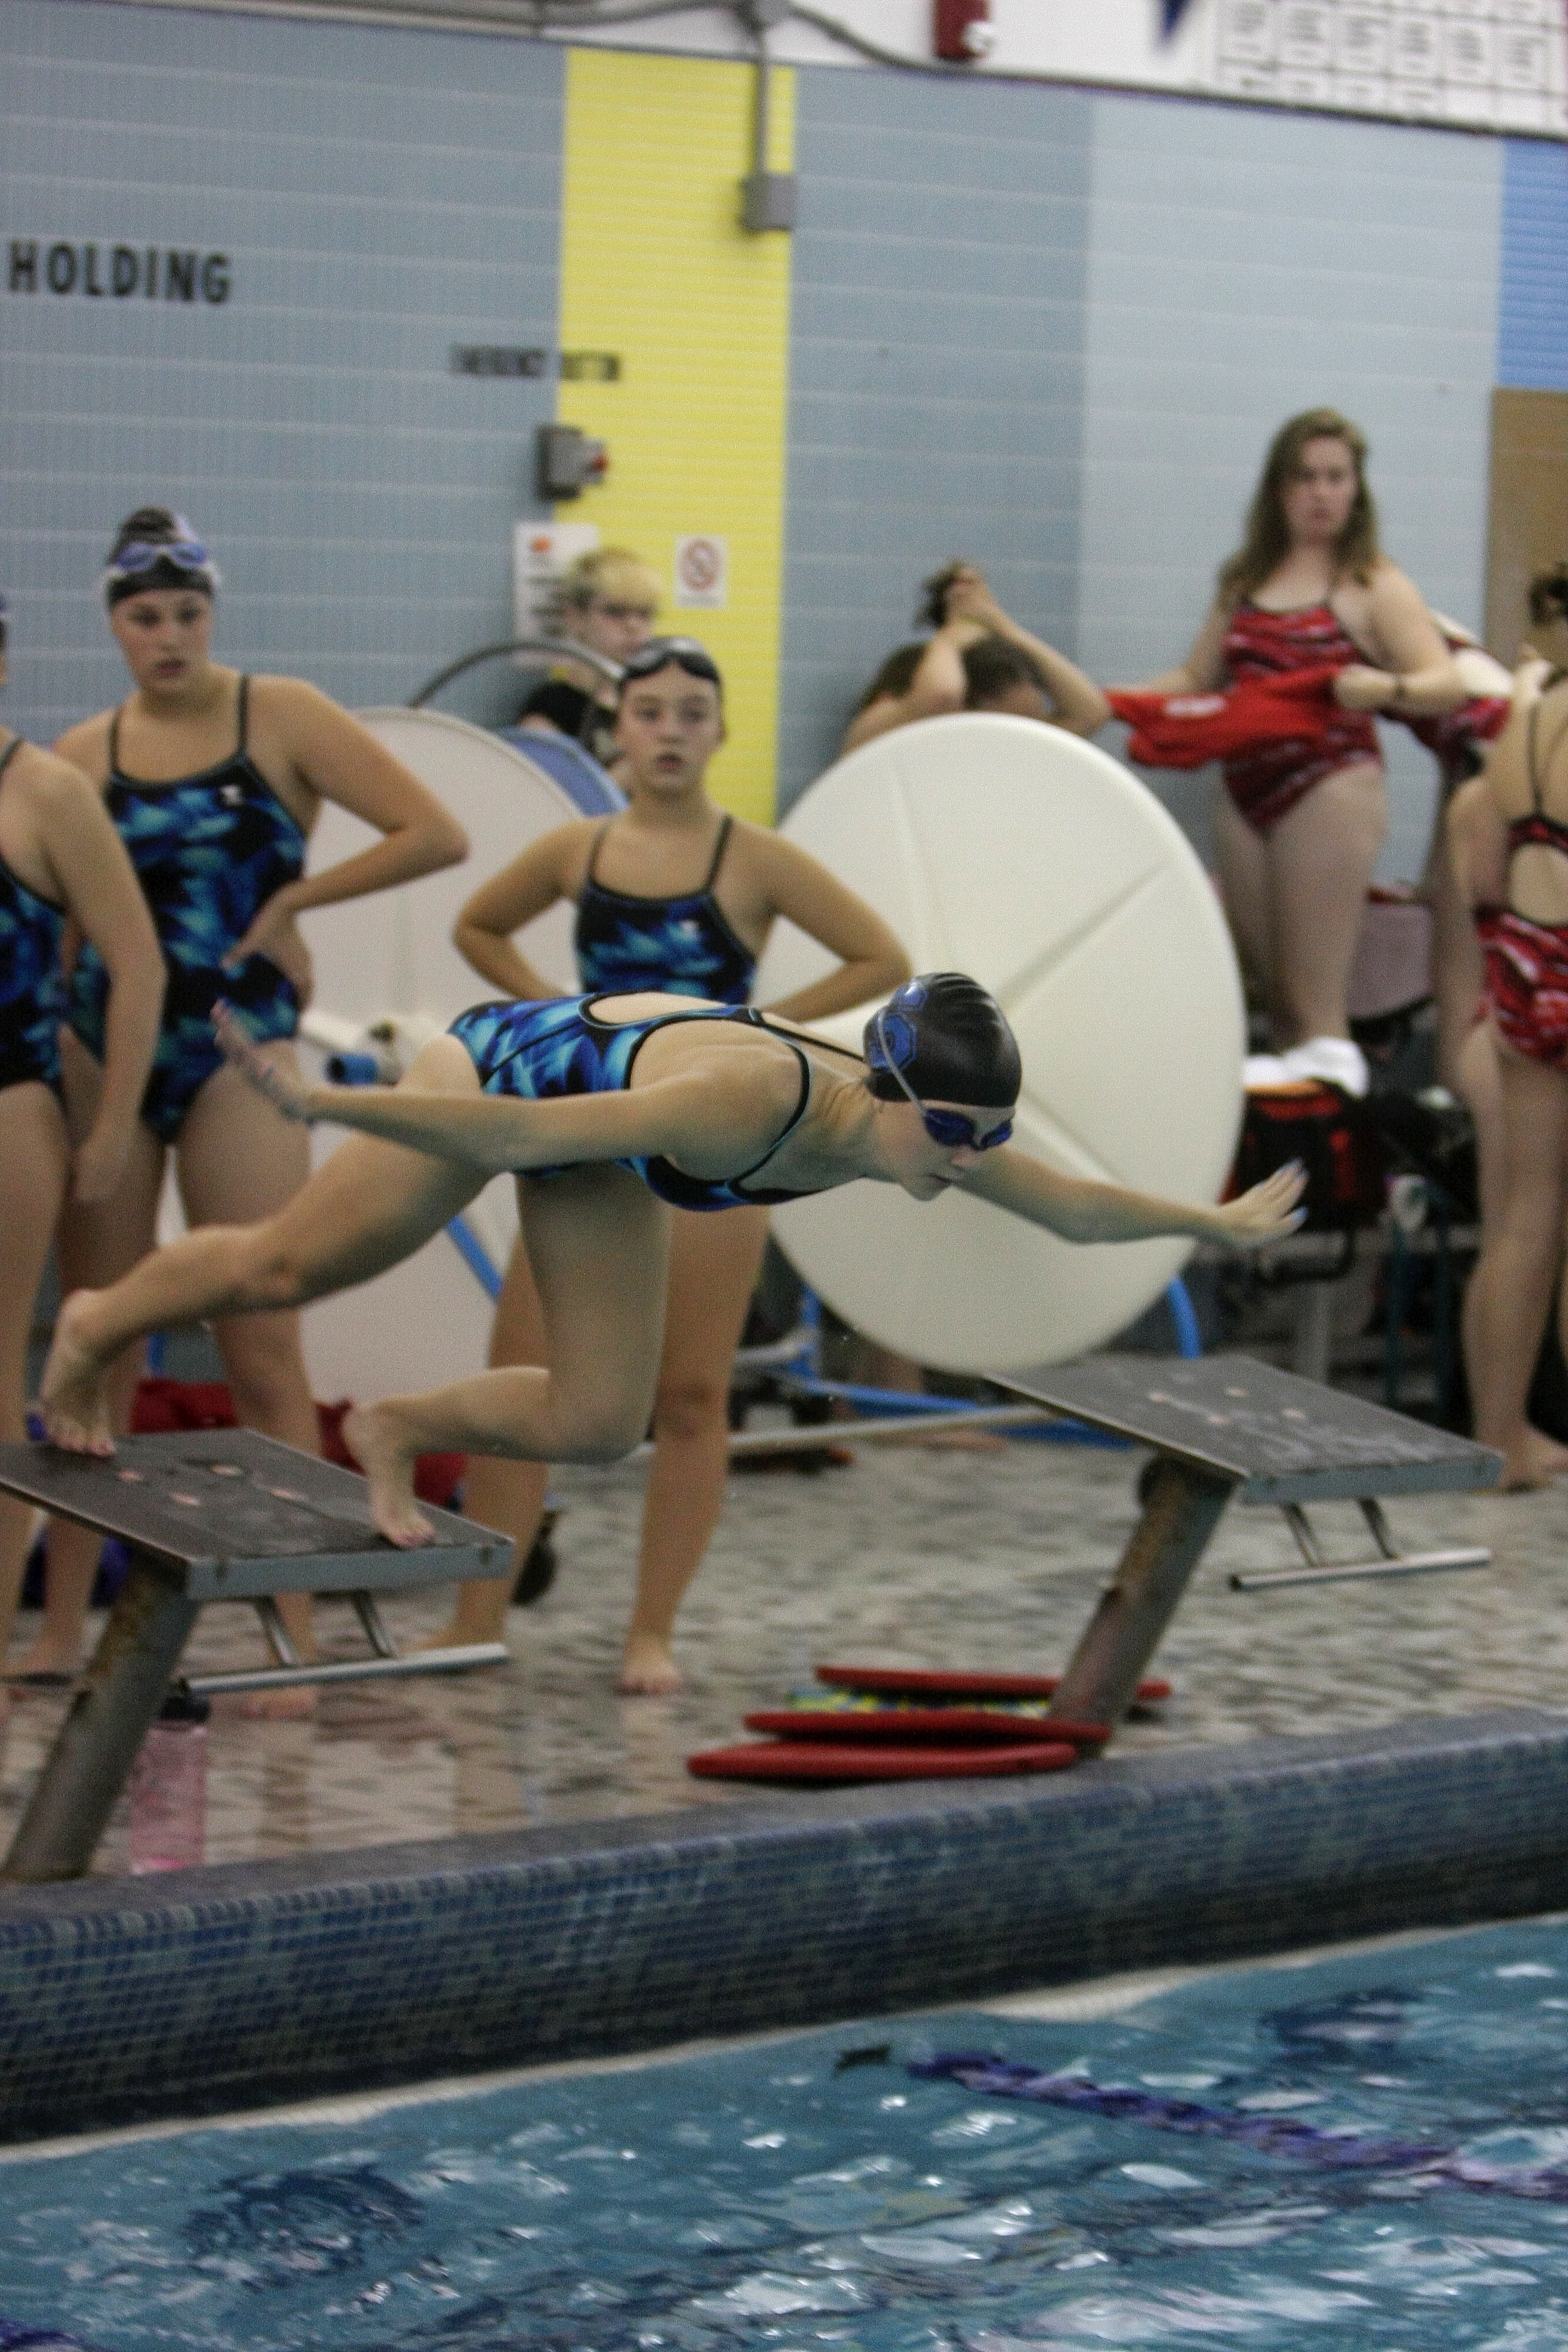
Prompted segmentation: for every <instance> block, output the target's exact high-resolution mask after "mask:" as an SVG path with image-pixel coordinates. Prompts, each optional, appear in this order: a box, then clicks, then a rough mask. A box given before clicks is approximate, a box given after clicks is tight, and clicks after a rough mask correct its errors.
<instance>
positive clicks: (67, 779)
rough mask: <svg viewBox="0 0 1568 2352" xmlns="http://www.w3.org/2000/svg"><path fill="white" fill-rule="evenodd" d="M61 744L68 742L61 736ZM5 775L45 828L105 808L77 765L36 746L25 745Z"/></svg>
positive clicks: (96, 791)
mask: <svg viewBox="0 0 1568 2352" xmlns="http://www.w3.org/2000/svg"><path fill="white" fill-rule="evenodd" d="M89 723H91V722H89ZM72 731H73V733H79V732H82V731H84V730H79V729H76V730H72ZM60 740H61V741H62V742H64V741H65V740H67V738H65V737H64V736H62V737H61V739H60ZM7 775H8V777H9V779H10V780H11V782H13V784H14V786H15V789H16V791H17V793H19V794H20V795H21V796H22V798H24V799H25V800H26V802H27V803H28V804H29V806H30V807H31V808H32V810H33V811H34V813H35V814H36V815H37V817H38V818H39V819H40V820H41V821H43V822H44V823H46V824H47V823H50V822H53V821H55V820H58V819H59V818H63V817H79V816H80V815H81V814H83V813H90V812H91V811H93V810H95V809H96V810H101V808H102V805H103V803H102V799H101V796H100V793H99V790H98V787H97V785H96V784H94V783H93V782H92V780H91V778H90V777H89V775H87V774H86V773H85V772H84V771H83V769H82V768H81V766H80V765H79V762H78V761H75V760H71V759H68V758H66V757H64V756H63V755H62V754H61V753H60V752H59V751H45V750H44V749H43V748H42V746H41V745H39V744H37V743H24V744H23V746H22V748H21V750H20V751H18V752H17V754H16V758H15V759H14V760H13V761H11V763H10V766H9V768H8V770H7Z"/></svg>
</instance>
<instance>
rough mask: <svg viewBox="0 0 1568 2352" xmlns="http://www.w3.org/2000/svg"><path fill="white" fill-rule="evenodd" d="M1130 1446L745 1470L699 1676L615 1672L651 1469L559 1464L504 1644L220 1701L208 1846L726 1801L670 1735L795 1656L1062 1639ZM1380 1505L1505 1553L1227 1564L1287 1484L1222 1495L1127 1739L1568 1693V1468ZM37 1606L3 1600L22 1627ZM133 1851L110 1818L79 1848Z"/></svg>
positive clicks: (1433, 1536)
mask: <svg viewBox="0 0 1568 2352" xmlns="http://www.w3.org/2000/svg"><path fill="white" fill-rule="evenodd" d="M1141 1458H1142V1457H1140V1456H1138V1455H1136V1454H1127V1453H1110V1452H1105V1451H1100V1450H1096V1449H1089V1448H1079V1447H1066V1446H1059V1445H1043V1444H1016V1443H1015V1444H1007V1445H1006V1446H1005V1450H1003V1451H1001V1452H996V1453H989V1452H987V1453H971V1452H967V1451H957V1450H947V1449H937V1448H933V1447H915V1446H907V1445H899V1446H884V1447H871V1446H866V1447H862V1448H861V1449H860V1451H859V1453H858V1457H857V1459H856V1461H855V1463H854V1464H853V1465H852V1466H850V1467H847V1468H842V1469H833V1470H829V1471H826V1472H825V1473H823V1474H822V1475H818V1476H816V1477H805V1476H801V1475H797V1474H794V1473H784V1474H777V1473H775V1474H773V1475H741V1476H737V1477H735V1478H734V1479H733V1480H732V1481H731V1492H730V1496H729V1501H728V1505H727V1507H726V1510H725V1514H724V1517H723V1520H722V1522H721V1527H720V1530H719V1533H718V1536H717V1538H716V1539H715V1542H714V1545H713V1548H712V1550H711V1552H710V1558H709V1560H708V1564H707V1566H706V1568H705V1570H704V1572H703V1575H702V1577H701V1578H700V1580H699V1582H698V1584H697V1586H696V1587H695V1589H694V1591H693V1592H692V1594H691V1596H690V1598H689V1601H688V1603H687V1607H686V1610H685V1612H684V1613H683V1617H682V1621H681V1627H680V1632H679V1639H678V1650H679V1656H680V1659H681V1662H682V1664H683V1666H684V1668H685V1670H686V1672H687V1675H688V1677H689V1689H688V1691H687V1692H686V1693H685V1694H684V1695H683V1696H679V1697H678V1698H674V1699H649V1698H637V1699H628V1698H621V1697H618V1696H616V1693H615V1691H614V1688H613V1675H614V1669H615V1663H616V1654H617V1646H618V1638H619V1633H620V1630H621V1627H622V1625H623V1624H624V1622H625V1618H626V1610H627V1605H628V1601H629V1596H630V1591H631V1580H632V1563H633V1559H634V1556H635V1548H636V1535H637V1515H638V1510H639V1507H640V1500H641V1494H642V1484H643V1481H642V1474H641V1472H640V1470H638V1469H637V1468H636V1467H635V1466H627V1467H622V1468H618V1469H615V1470H609V1471H595V1472H586V1471H581V1472H569V1473H563V1474H561V1475H560V1477H559V1479H558V1481H557V1485H558V1489H559V1492H560V1494H561V1496H562V1498H563V1501H564V1502H565V1505H566V1510H565V1514H564V1516H563V1519H562V1521H561V1524H560V1527H559V1528H558V1530H557V1545H558V1549H559V1552H560V1556H561V1572H560V1575H559V1577H558V1580H557V1582H556V1584H555V1587H554V1589H553V1590H552V1591H551V1592H550V1593H549V1594H548V1595H547V1597H546V1598H545V1600H544V1601H542V1603H540V1604H539V1605H538V1606H536V1607H535V1608H532V1609H530V1610H526V1611H514V1612H512V1615H511V1618H510V1629H509V1639H510V1646H511V1650H512V1654H513V1659H514V1664H513V1665H512V1666H511V1668H510V1669H507V1670H500V1669H497V1670H491V1671H487V1672H481V1673H479V1674H470V1675H461V1676H455V1677H452V1678H451V1679H449V1680H448V1679H447V1678H444V1677H430V1678H421V1679H419V1680H416V1681H413V1682H407V1683H380V1684H365V1685H357V1686H345V1687H340V1688H338V1689H335V1690H332V1691H330V1692H328V1693H326V1694H325V1695H323V1696H322V1698H321V1704H320V1707H319V1710H318V1712H317V1714H316V1716H315V1717H314V1718H313V1719H312V1720H310V1721H306V1722H257V1721H254V1720H250V1719H248V1718H247V1717H244V1716H242V1715H241V1714H240V1713H239V1712H238V1703H237V1702H236V1701H234V1700H229V1701H226V1702H223V1703H221V1704H220V1705H219V1706H217V1707H216V1708H215V1711H214V1717H213V1722H212V1727H211V1732H210V1750H209V1753H210V1759H211V1769H210V1774H209V1796H208V1805H209V1811H208V1837H207V1860H208V1861H209V1862H213V1863H225V1862H244V1861H247V1860H251V1859H258V1860H259V1859H269V1860H271V1859H282V1858H286V1857H288V1856H290V1855H294V1854H299V1853H308V1852H312V1851H313V1852H332V1851H340V1850H342V1849H345V1848H352V1847H360V1846H374V1845H380V1844H390V1843H400V1842H403V1841H406V1840H418V1839H428V1838H440V1837H444V1836H447V1835H449V1834H452V1833H458V1832H482V1831H492V1830H505V1829H513V1828H521V1827H526V1826H532V1827H542V1826H546V1825H550V1824H556V1823H563V1822H580V1821H586V1820H595V1819H605V1818H609V1817H613V1816H626V1815H631V1814H638V1813H654V1812H663V1811H668V1809H669V1808H671V1807H675V1806H696V1805H702V1804H711V1803H714V1802H720V1803H723V1802H732V1801H734V1800H735V1799H736V1798H738V1797H739V1798H743V1797H744V1796H745V1795H746V1791H745V1790H744V1789H742V1788H740V1787H737V1786H735V1785H734V1784H727V1783H723V1782H714V1781H699V1780H693V1779H692V1778H691V1777H690V1776H689V1774H688V1773H687V1771H686V1769H685V1758H686V1756H687V1754H688V1753H689V1751H690V1750H691V1749H693V1748H700V1747H705V1746H712V1745H716V1744H719V1743H721V1742H726V1741H729V1740H731V1739H733V1738H736V1737H739V1736H742V1733H741V1718H742V1716H743V1715H744V1713H745V1712H746V1711H747V1709H748V1708H750V1707H755V1706H760V1705H764V1704H768V1703H771V1702H773V1701H775V1700H776V1699H777V1698H778V1696H780V1695H781V1694H783V1693H784V1692H786V1691H787V1690H789V1689H790V1688H791V1687H794V1686H798V1685H801V1684H803V1683H805V1681H807V1680H808V1679H809V1675H810V1669H811V1666H812V1664H813V1663H814V1662H816V1660H818V1659H826V1658H831V1657H837V1658H841V1659H843V1658H849V1659H857V1660H859V1661H861V1662H863V1663H878V1664H922V1665H930V1664H962V1665H965V1666H973V1667H980V1668H1013V1669H1015V1670H1016V1669H1017V1668H1019V1667H1020V1666H1022V1667H1026V1668H1028V1669H1032V1670H1038V1671H1042V1672H1046V1671H1050V1670H1051V1669H1053V1668H1056V1667H1059V1666H1060V1665H1061V1664H1063V1663H1064V1662H1065V1660H1066V1658H1067V1655H1068V1652H1069V1651H1070V1649H1071V1647H1072V1644H1073V1643H1074V1641H1075V1639H1076V1637H1077V1634H1078V1633H1079V1629H1080V1627H1081V1625H1082V1623H1083V1622H1084V1620H1085V1619H1086V1617H1087V1616H1088V1613H1089V1608H1090V1606H1091V1604H1092V1601H1093V1599H1094V1596H1095V1593H1096V1591H1097V1590H1098V1588H1099V1586H1100V1583H1101V1582H1102V1581H1103V1580H1104V1578H1105V1577H1106V1575H1107V1573H1108V1572H1109V1570H1110V1568H1111V1567H1112V1566H1113V1564H1114V1562H1115V1560H1116V1558H1117V1556H1118V1554H1119V1552H1120V1550H1121V1545H1122V1543H1123V1542H1124V1540H1125V1538H1126V1535H1127V1532H1128V1530H1129V1528H1131V1524H1132V1521H1133V1517H1134V1516H1135V1507H1134V1503H1133V1496H1132V1478H1133V1474H1134V1471H1135V1468H1136V1465H1137V1464H1138V1462H1139V1460H1140V1459H1141ZM1315 1516H1317V1517H1318V1521H1319V1525H1320V1528H1321V1533H1322V1534H1323V1536H1324V1538H1325V1539H1326V1542H1327V1544H1328V1547H1329V1548H1330V1549H1331V1551H1332V1552H1333V1553H1334V1554H1336V1556H1340V1557H1355V1558H1364V1557H1365V1556H1366V1539H1365V1535H1364V1531H1363V1528H1362V1527H1361V1522H1360V1519H1359V1517H1358V1516H1357V1515H1356V1514H1355V1513H1354V1512H1353V1511H1352V1509H1351V1508H1350V1507H1339V1508H1334V1509H1327V1510H1324V1511H1323V1512H1322V1513H1321V1515H1315ZM1390 1517H1391V1518H1392V1520H1393V1522H1394V1529H1395V1532H1396V1534H1397V1535H1398V1536H1399V1537H1400V1538H1401V1539H1402V1540H1403V1541H1404V1542H1405V1544H1406V1545H1407V1546H1410V1547H1412V1548H1415V1547H1421V1548H1426V1547H1428V1546H1436V1545H1452V1544H1455V1543H1460V1542H1479V1543H1485V1544H1489V1545H1490V1546H1491V1547H1492V1549H1493V1550H1494V1554H1495V1558H1494V1561H1493V1565H1492V1566H1491V1568H1489V1569H1487V1570H1479V1571H1468V1572H1463V1573H1459V1574H1451V1575H1443V1576H1429V1577H1424V1578H1412V1579H1408V1580H1404V1579H1401V1580H1381V1581H1378V1582H1375V1583H1372V1584H1367V1585H1329V1586H1320V1587H1310V1586H1308V1587H1303V1588H1299V1589H1297V1590H1295V1591H1276V1592H1270V1593H1256V1594H1238V1593H1234V1592H1232V1591H1230V1590H1229V1588H1228V1585H1227V1582H1226V1578H1227V1576H1228V1573H1229V1571H1230V1570H1232V1569H1233V1568H1239V1567H1287V1566H1293V1565H1295V1564H1297V1556H1296V1554H1295V1551H1294V1548H1293V1546H1292V1544H1291V1541H1290V1538H1289V1535H1288V1533H1287V1530H1286V1528H1285V1527H1284V1524H1283V1522H1282V1521H1281V1520H1280V1519H1279V1517H1278V1515H1277V1514H1275V1513H1272V1512H1268V1511H1259V1510H1244V1509H1241V1508H1238V1507H1233V1508H1232V1510H1231V1511H1230V1512H1229V1514H1228V1515H1227V1517H1226V1520H1225V1521H1224V1523H1223V1525H1222V1527H1221V1528H1220V1531H1219V1534H1218V1536H1217V1537H1216V1538H1215V1542H1214V1544H1213V1546H1212V1547H1211V1549H1210V1552H1209V1554H1208V1557H1207V1559H1205V1564H1204V1566H1203V1568H1202V1569H1201V1570H1200V1571H1199V1574H1198V1577H1197V1579H1196V1581H1195V1582H1194V1588H1193V1590H1192V1591H1191V1593H1190V1594H1189V1596H1188V1598H1187V1600H1186V1601H1185V1602H1184V1605H1183V1608H1182V1610H1181V1612H1180V1613H1179V1614H1178V1616H1177V1618H1176V1621H1175V1623H1174V1625H1173V1629H1172V1632H1171V1633H1170V1635H1169V1637H1168V1638H1167V1640H1166V1642H1165V1643H1164V1645H1163V1649H1162V1651H1161V1653H1160V1654H1159V1658H1158V1660H1157V1661H1156V1666H1157V1670H1158V1671H1160V1672H1163V1673H1164V1674H1165V1675H1168V1676H1169V1678H1170V1679H1171V1680H1172V1681H1173V1683H1174V1685H1175V1695H1174V1696H1173V1699H1172V1700H1171V1701H1170V1702H1169V1704H1168V1705H1167V1706H1165V1707H1164V1708H1163V1712H1162V1719H1161V1720H1159V1721H1158V1722H1143V1723H1139V1724H1134V1725H1131V1726H1129V1727H1127V1729H1126V1730H1125V1731H1124V1732H1123V1733H1122V1734H1121V1740H1120V1743H1119V1744H1120V1745H1121V1747H1122V1748H1124V1749H1127V1750H1148V1749H1151V1748H1184V1747H1192V1746H1194V1745H1213V1744H1216V1743H1226V1742H1237V1741H1242V1740H1247V1739H1249V1738H1258V1737H1263V1736H1277V1735H1288V1734H1292V1733H1311V1732H1326V1731H1351V1730H1357V1729H1363V1728H1366V1727H1373V1726H1376V1725H1380V1724H1384V1723H1389V1722H1393V1721H1397V1720H1400V1719H1403V1718H1405V1717H1410V1716H1412V1715H1417V1714H1426V1715H1433V1714H1436V1715H1464V1714H1472V1713H1476V1712H1479V1711H1482V1710H1485V1709H1488V1708H1491V1707H1497V1706H1514V1705H1518V1706H1546V1707H1552V1708H1559V1707H1561V1708H1568V1486H1558V1487H1557V1488H1555V1489H1552V1490H1548V1491H1547V1492H1545V1493H1542V1494H1540V1495H1530V1496H1436V1497H1433V1498H1432V1499H1431V1500H1430V1501H1420V1500H1414V1501H1400V1502H1396V1503H1394V1504H1392V1505H1391V1506H1390ZM446 1607H447V1603H446V1598H445V1596H444V1595H438V1594H430V1595H424V1594H421V1595H416V1596H412V1597H409V1598H407V1599H401V1600H400V1599H394V1600H392V1601H389V1602H388V1603H387V1604H386V1614H387V1617H388V1619H389V1621H390V1622H391V1623H392V1625H393V1627H394V1630H395V1633H396V1634H397V1637H398V1639H399V1640H400V1642H401V1643H403V1644H404V1646H405V1647H412V1646H415V1645H416V1643H417V1642H418V1640H419V1639H420V1638H421V1636H422V1634H424V1633H426V1632H427V1631H428V1630H430V1629H433V1628H434V1627H435V1626H436V1625H437V1624H438V1623H439V1622H441V1621H442V1619H443V1618H444V1616H445V1613H446ZM31 1624H32V1621H31V1620H30V1619H27V1618H24V1619H23V1620H22V1623H21V1629H20V1632H19V1635H18V1649H19V1648H20V1647H21V1646H22V1645H23V1644H24V1643H26V1640H27V1639H28V1638H29V1636H30V1630H31ZM323 1632H324V1634H325V1637H326V1643H327V1647H328V1649H329V1651H333V1650H335V1651H337V1652H339V1653H340V1654H352V1653H354V1652H356V1651H357V1649H358V1646H359V1635H358V1629H357V1627H356V1626H354V1624H353V1619H352V1617H351V1616H350V1614H349V1612H347V1611H346V1610H337V1609H332V1610H330V1611H325V1612H323ZM259 1654H260V1642H259V1634H258V1631H257V1629H256V1625H255V1621H254V1618H253V1617H252V1616H251V1613H250V1612H248V1610H244V1609H240V1608H237V1607H235V1608H214V1609H211V1610H209V1611H208V1612H206V1614H205V1618H204V1619H203V1621H202V1622H201V1624H200V1625H199V1626H198V1629H197V1633H196V1635H195V1640H194V1642H193V1643H192V1646H191V1651H190V1653H189V1658H190V1662H191V1663H192V1664H193V1665H195V1664H200V1665H201V1666H203V1667H206V1668H213V1667H220V1666H230V1665H241V1664H254V1663H257V1662H258V1658H259ZM63 1706H64V1698H63V1695H60V1694H54V1693H27V1694H26V1695H24V1696H19V1697H17V1698H16V1700H15V1701H14V1702H13V1705H12V1707H11V1710H10V1717H9V1724H8V1727H7V1728H6V1734H5V1748H4V1754H3V1758H0V1837H5V1838H8V1837H9V1834H10V1828H11V1825H12V1824H13V1823H14V1821H15V1818H16V1812H17V1811H18V1809H19V1807H20V1805H21V1803H22V1802H23V1801H24V1799H25V1797H26V1791H27V1789H28V1787H29V1786H30V1784H31V1781H32V1779H33V1776H34V1774H35V1772H36V1771H37V1766H38V1763H39V1761H40V1759H41V1758H42V1755H43V1753H44V1751H45V1749H46V1748H47V1745H48V1743H49V1741H50V1740H51V1739H52V1738H53V1735H54V1731H55V1727H56V1726H57V1724H58V1720H59V1717H60V1714H61V1712H62V1708H63ZM775 1795H776V1796H777V1797H778V1798H780V1799H782V1800H783V1801H785V1802H787V1801H788V1792H787V1791H777V1792H775ZM125 1866H126V1863H125V1846H124V1830H123V1821H122V1819H121V1818H117V1820H116V1822H115V1823H114V1824H113V1825H111V1828H110V1832H109V1834H108V1836H107V1837H106V1839H105V1841H104V1843H103V1844H102V1846H101V1847H100V1853H99V1858H98V1864H97V1867H98V1869H99V1870H100V1871H102V1872H107V1873H113V1872H115V1871H119V1870H123V1869H124V1868H125Z"/></svg>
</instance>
